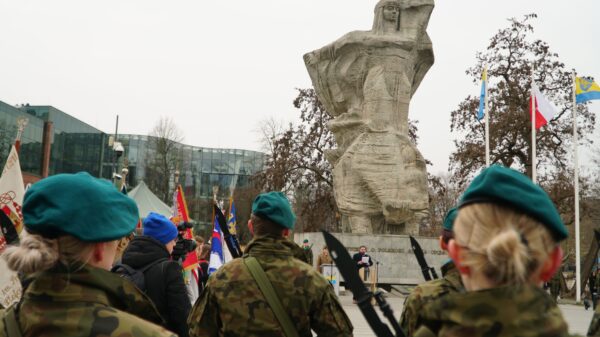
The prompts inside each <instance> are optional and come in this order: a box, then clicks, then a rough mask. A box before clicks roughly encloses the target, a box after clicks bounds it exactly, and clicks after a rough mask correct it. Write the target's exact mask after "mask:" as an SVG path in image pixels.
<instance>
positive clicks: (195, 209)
mask: <svg viewBox="0 0 600 337" xmlns="http://www.w3.org/2000/svg"><path fill="white" fill-rule="evenodd" d="M150 138H151V137H150V136H143V135H118V141H119V142H121V143H122V144H123V147H124V148H125V155H124V156H125V158H127V161H128V165H127V168H128V169H129V174H128V176H127V183H128V184H129V185H130V186H135V185H137V184H138V183H139V182H140V181H141V180H144V178H145V176H146V171H147V170H146V167H147V165H148V163H150V162H151V158H152V157H153V156H155V152H154V151H155V150H154V149H153V148H152V144H153V142H151V139H150ZM176 147H177V151H178V152H179V154H180V160H179V163H180V164H178V170H179V172H180V175H179V182H180V184H181V185H182V187H183V189H184V193H185V197H186V200H187V204H188V208H189V211H190V213H191V214H192V217H193V218H194V219H196V220H200V222H203V223H206V222H208V221H209V219H210V218H211V212H212V211H211V207H210V204H209V203H210V201H211V200H212V198H213V187H214V186H218V188H219V189H218V191H219V192H218V197H219V198H220V199H227V198H228V197H229V196H230V195H231V193H232V190H233V189H236V188H244V187H248V186H249V185H250V178H251V176H252V175H254V174H255V173H257V172H258V171H260V170H262V169H263V167H264V161H265V155H264V153H262V152H257V151H249V150H240V149H215V148H203V147H197V146H190V145H184V144H177V146H176ZM111 155H112V154H111ZM106 158H107V159H108V160H106V161H105V163H104V169H103V172H105V173H104V176H105V177H107V178H108V177H110V173H108V172H112V157H110V156H106ZM119 166H121V165H119ZM165 179H169V181H170V185H171V189H170V190H174V177H173V176H171V177H165Z"/></svg>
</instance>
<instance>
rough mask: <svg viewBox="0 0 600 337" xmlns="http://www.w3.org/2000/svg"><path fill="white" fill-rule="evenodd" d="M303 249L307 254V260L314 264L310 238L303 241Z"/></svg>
mask: <svg viewBox="0 0 600 337" xmlns="http://www.w3.org/2000/svg"><path fill="white" fill-rule="evenodd" d="M302 249H303V250H304V254H305V255H306V260H307V262H306V263H308V264H310V265H311V266H312V265H313V251H312V245H309V244H308V239H304V241H302Z"/></svg>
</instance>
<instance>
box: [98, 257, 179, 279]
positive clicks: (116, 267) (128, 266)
mask: <svg viewBox="0 0 600 337" xmlns="http://www.w3.org/2000/svg"><path fill="white" fill-rule="evenodd" d="M168 260H169V259H167V258H166V257H165V258H162V259H158V260H156V261H152V262H151V263H149V264H147V265H145V266H144V267H143V268H140V269H134V268H133V267H131V266H130V265H128V264H125V263H119V264H115V265H114V266H113V267H112V268H111V269H110V271H111V272H113V273H114V272H117V271H118V270H119V268H123V269H125V271H126V272H127V273H129V275H133V273H135V272H136V271H137V272H140V273H142V274H143V273H144V272H146V270H148V269H150V268H152V267H154V266H155V265H157V264H159V263H162V262H165V261H168Z"/></svg>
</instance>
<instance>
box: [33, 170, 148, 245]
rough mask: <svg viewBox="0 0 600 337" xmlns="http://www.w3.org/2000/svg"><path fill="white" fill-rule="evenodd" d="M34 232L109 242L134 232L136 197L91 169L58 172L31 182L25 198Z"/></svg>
mask: <svg viewBox="0 0 600 337" xmlns="http://www.w3.org/2000/svg"><path fill="white" fill-rule="evenodd" d="M23 220H24V221H23V222H24V223H25V228H27V231H29V232H30V233H35V234H40V235H42V236H44V237H48V238H56V237H58V236H62V235H71V236H74V237H76V238H77V239H79V240H81V241H84V242H106V241H112V240H116V239H119V238H122V237H124V236H126V235H127V234H129V233H131V232H132V231H133V230H134V229H135V226H136V224H137V222H138V220H139V215H138V208H137V205H136V204H135V201H133V199H131V198H129V197H128V196H126V195H124V194H123V193H120V192H119V191H117V189H116V188H115V187H114V185H113V184H111V183H110V182H109V181H107V180H102V179H98V178H94V177H92V176H91V175H89V174H88V173H87V172H79V173H76V174H57V175H54V176H51V177H48V178H45V179H42V180H40V181H38V182H37V183H35V184H33V185H31V187H30V188H29V189H28V190H27V193H25V199H24V200H23Z"/></svg>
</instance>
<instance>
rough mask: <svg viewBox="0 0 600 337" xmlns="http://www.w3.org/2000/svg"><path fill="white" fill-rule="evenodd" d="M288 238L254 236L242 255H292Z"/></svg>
mask: <svg viewBox="0 0 600 337" xmlns="http://www.w3.org/2000/svg"><path fill="white" fill-rule="evenodd" d="M291 244H294V245H295V243H293V242H291V241H290V240H288V239H286V238H284V237H275V236H259V237H255V238H254V239H253V240H252V241H250V243H249V244H248V246H247V247H246V250H245V252H244V253H245V254H244V255H250V256H259V255H282V256H293V255H292V250H291V246H290V245H291Z"/></svg>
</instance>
